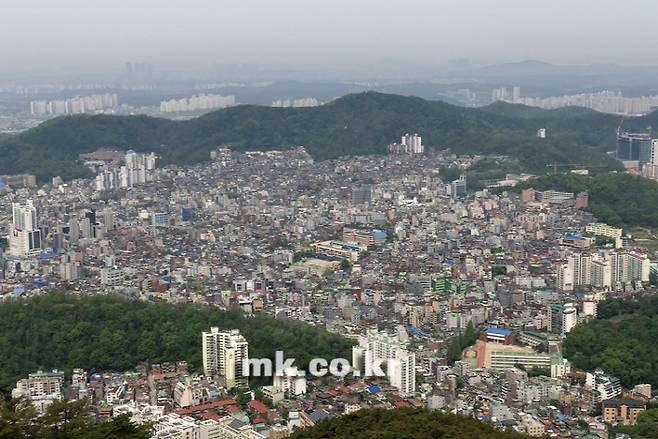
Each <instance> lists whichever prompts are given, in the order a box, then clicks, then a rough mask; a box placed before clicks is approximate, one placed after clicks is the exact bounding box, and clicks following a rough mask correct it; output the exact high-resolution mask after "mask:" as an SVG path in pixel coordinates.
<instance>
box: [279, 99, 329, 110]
mask: <svg viewBox="0 0 658 439" xmlns="http://www.w3.org/2000/svg"><path fill="white" fill-rule="evenodd" d="M318 105H320V102H319V101H318V100H317V99H315V98H300V99H278V100H276V101H272V106H273V107H278V108H288V107H294V108H301V107H317V106H318Z"/></svg>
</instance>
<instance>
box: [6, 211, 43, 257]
mask: <svg viewBox="0 0 658 439" xmlns="http://www.w3.org/2000/svg"><path fill="white" fill-rule="evenodd" d="M12 214H13V222H12V224H11V225H10V226H9V253H10V254H11V255H12V256H18V257H27V256H34V255H36V254H38V253H39V252H40V251H41V230H39V228H38V227H39V226H38V220H37V209H36V208H35V207H34V204H33V202H32V200H27V202H26V203H25V204H20V203H12Z"/></svg>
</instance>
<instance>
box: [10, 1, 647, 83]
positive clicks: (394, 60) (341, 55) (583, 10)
mask: <svg viewBox="0 0 658 439" xmlns="http://www.w3.org/2000/svg"><path fill="white" fill-rule="evenodd" d="M657 23H658V1H656V0H625V1H621V0H459V1H453V0H445V1H444V0H433V1H431V0H404V1H402V0H322V1H320V0H236V1H230V0H226V1H225V0H0V72H2V73H4V74H6V73H7V72H25V71H32V72H33V71H34V70H35V69H39V70H43V71H44V72H51V71H52V72H57V71H59V72H65V71H77V70H82V71H104V70H115V71H119V70H121V69H122V68H123V64H124V62H125V61H129V60H136V61H145V62H151V63H153V64H154V65H155V67H156V69H158V70H160V71H166V70H187V71H194V70H203V69H206V68H210V67H211V66H213V65H215V64H217V63H227V64H232V63H256V64H258V65H259V66H261V68H292V69H300V68H307V69H323V68H327V67H335V68H339V69H349V68H360V69H363V68H370V69H377V68H379V66H382V65H386V64H388V63H391V64H398V65H401V66H403V67H404V66H406V68H408V69H414V68H416V67H417V66H431V67H434V66H439V65H441V64H443V63H445V62H446V61H447V60H448V59H454V58H469V59H470V60H471V61H472V62H473V63H476V64H492V63H498V62H510V61H518V60H523V59H539V60H544V61H547V62H553V63H561V64H565V63H576V64H583V63H620V64H658V50H656V48H655V44H656V42H657V41H658V25H657Z"/></svg>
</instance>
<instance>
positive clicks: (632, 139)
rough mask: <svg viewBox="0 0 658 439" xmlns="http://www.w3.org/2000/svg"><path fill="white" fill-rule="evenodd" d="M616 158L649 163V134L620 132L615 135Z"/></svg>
mask: <svg viewBox="0 0 658 439" xmlns="http://www.w3.org/2000/svg"><path fill="white" fill-rule="evenodd" d="M617 158H618V159H619V160H624V161H638V162H640V163H649V162H650V160H651V135H650V134H648V133H626V132H624V133H621V134H619V135H618V136H617Z"/></svg>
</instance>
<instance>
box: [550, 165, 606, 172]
mask: <svg viewBox="0 0 658 439" xmlns="http://www.w3.org/2000/svg"><path fill="white" fill-rule="evenodd" d="M546 167H547V168H553V173H554V174H557V168H575V169H602V168H607V166H605V165H586V164H584V163H558V162H553V163H548V164H547V165H546Z"/></svg>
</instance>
